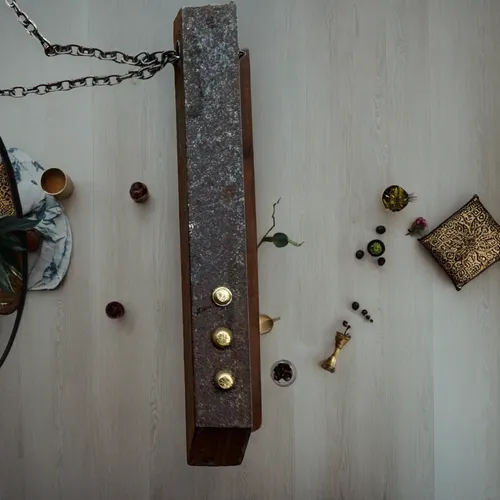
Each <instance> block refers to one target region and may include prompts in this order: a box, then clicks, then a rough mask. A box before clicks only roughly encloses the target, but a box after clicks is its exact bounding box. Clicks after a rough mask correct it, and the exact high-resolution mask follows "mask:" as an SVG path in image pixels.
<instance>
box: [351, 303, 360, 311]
mask: <svg viewBox="0 0 500 500" xmlns="http://www.w3.org/2000/svg"><path fill="white" fill-rule="evenodd" d="M352 308H353V310H354V311H357V310H358V309H359V302H353V303H352Z"/></svg>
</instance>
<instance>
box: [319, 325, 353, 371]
mask: <svg viewBox="0 0 500 500" xmlns="http://www.w3.org/2000/svg"><path fill="white" fill-rule="evenodd" d="M343 326H344V327H345V331H344V332H343V333H341V332H337V334H336V335H335V351H334V352H333V354H332V355H331V356H330V357H329V358H327V359H325V360H324V361H323V362H322V363H321V368H323V370H326V371H328V372H330V373H335V368H336V366H337V358H338V355H339V353H340V351H341V350H342V349H343V348H344V346H345V345H346V344H347V343H348V342H349V340H351V334H350V333H349V330H350V329H351V327H350V325H349V323H347V321H344V322H343Z"/></svg>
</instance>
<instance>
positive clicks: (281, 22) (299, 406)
mask: <svg viewBox="0 0 500 500" xmlns="http://www.w3.org/2000/svg"><path fill="white" fill-rule="evenodd" d="M198 3H199V2H195V1H194V0H186V1H185V2H182V1H181V0H167V1H164V0H163V1H162V0H148V1H146V0H142V1H139V2H132V1H127V2H123V1H121V2H119V1H118V0H106V1H98V0H84V1H76V0H67V1H66V2H62V1H60V0H46V1H45V2H43V3H42V2H35V1H34V0H24V1H23V3H22V6H23V7H25V8H26V9H27V10H28V11H29V12H30V14H32V15H33V17H34V19H35V20H36V22H37V24H38V26H39V27H40V28H42V29H43V30H44V32H45V34H46V35H47V37H48V38H49V39H50V40H52V41H55V42H59V41H60V42H66V41H73V40H74V41H78V42H82V43H89V44H91V45H95V46H102V47H104V48H113V47H118V48H120V49H124V50H127V51H130V52H138V51H140V50H144V49H146V50H159V49H162V48H170V47H171V41H170V36H171V25H172V21H173V19H174V17H175V15H176V13H177V12H178V10H179V8H180V7H182V6H183V5H186V4H188V5H195V4H198ZM238 8H239V19H240V41H241V43H240V45H241V46H242V47H249V48H250V49H251V53H252V97H253V120H254V147H255V177H256V190H257V220H258V228H259V234H263V233H264V232H265V231H266V230H267V228H268V227H269V223H270V212H271V207H272V203H273V202H274V201H276V199H277V198H279V197H280V196H282V197H283V199H282V201H281V203H280V205H278V209H277V220H278V226H277V230H282V231H284V232H286V233H287V234H289V235H290V237H292V238H294V239H297V240H301V239H304V240H306V243H305V245H304V246H303V247H302V248H301V249H295V248H288V247H287V248H285V249H283V250H277V249H276V248H274V247H273V246H272V245H267V246H266V245H264V246H263V247H262V248H261V249H260V250H259V273H260V275H259V277H260V304H261V311H262V312H263V313H266V314H271V315H273V316H281V317H282V318H283V319H282V321H280V322H279V323H278V324H277V325H276V328H275V329H274V330H273V332H272V334H270V335H267V336H266V337H265V338H263V339H262V377H263V378H262V391H263V425H262V428H261V429H260V430H259V431H258V432H256V433H254V434H253V435H252V438H251V440H250V444H249V447H248V449H247V454H246V457H245V461H244V462H243V465H242V466H241V467H238V468H234V469H231V470H227V469H225V470H205V469H202V470H198V469H197V470H193V469H192V468H191V469H190V468H189V467H188V466H187V465H185V463H184V451H185V450H184V390H183V384H182V374H183V359H182V326H181V325H182V321H181V310H182V308H181V297H180V289H181V287H180V269H179V262H180V256H179V249H178V241H179V231H178V223H177V221H178V196H177V182H176V176H177V174H176V164H177V157H176V134H175V99H174V84H173V72H172V70H171V69H167V70H165V71H164V72H163V73H161V74H160V75H159V76H157V77H156V78H154V79H152V80H150V81H148V82H139V83H136V84H134V83H126V84H124V85H122V86H120V87H117V88H115V89H96V90H79V91H75V92H69V93H63V94H60V95H57V96H47V97H44V98H35V97H33V98H30V99H26V100H5V99H4V100H1V101H0V113H1V116H2V118H3V119H4V120H3V123H4V124H5V126H4V129H3V130H2V134H1V135H2V137H3V138H4V140H5V142H6V143H7V144H8V145H11V146H14V145H15V146H18V147H21V148H23V149H25V150H26V151H27V152H28V153H30V154H32V155H33V156H34V157H36V158H37V159H38V160H40V161H41V162H42V164H46V165H47V166H58V167H61V168H63V169H66V170H67V171H68V173H69V174H70V175H71V177H72V178H73V179H74V181H75V187H76V190H75V195H74V196H73V197H72V198H71V200H70V201H69V202H68V203H67V210H68V213H69V215H70V217H71V221H72V225H73V230H74V233H75V251H74V256H73V261H72V266H71V269H70V272H69V275H68V278H67V280H66V281H65V283H64V286H63V287H62V288H61V289H60V290H58V291H56V292H51V293H33V294H31V295H30V296H29V297H28V303H27V309H26V313H25V318H24V321H23V324H22V328H21V332H20V335H19V338H18V341H17V342H16V345H15V348H14V350H13V353H12V356H11V358H10V359H9V361H8V363H7V364H6V366H5V369H4V370H3V371H2V372H0V402H1V408H2V410H1V411H0V448H1V449H2V453H1V454H0V499H2V500H4V499H6V500H11V499H16V500H18V499H19V500H39V499H40V500H45V499H47V498H50V499H64V500H66V499H72V500H73V499H74V500H80V499H82V500H84V499H85V500H86V499H88V498H96V499H109V500H115V499H120V500H122V499H133V500H136V499H138V498H140V499H141V500H142V499H152V500H184V499H189V500H202V499H203V500H205V499H207V500H215V499H217V500H233V499H234V498H240V499H244V500H251V499H252V500H253V499H257V498H258V499H259V500H271V499H272V500H275V499H279V500H281V499H287V500H288V499H296V500H302V499H304V498H308V499H318V500H327V499H328V500H367V499H370V500H372V499H373V500H430V499H436V500H471V499H474V500H497V499H498V498H500V479H499V478H498V470H499V468H500V430H499V429H500V427H499V425H500V424H499V422H500V396H499V395H500V390H499V389H500V364H499V363H500V334H499V331H498V324H499V323H500V311H499V308H498V307H497V303H498V300H499V298H500V279H499V277H500V267H499V266H494V267H493V268H492V269H490V270H489V271H488V272H487V273H485V274H484V275H483V276H481V277H480V278H478V279H477V280H475V281H474V282H472V283H470V284H469V285H467V287H465V288H464V290H462V291H461V292H456V291H455V290H454V288H453V285H452V284H451V283H450V282H449V281H448V279H447V278H446V276H444V275H443V273H441V272H440V271H439V270H438V269H437V268H436V266H435V264H434V263H433V262H432V261H431V260H430V259H429V258H428V256H427V255H425V253H424V252H423V251H422V249H421V248H419V246H418V244H417V242H416V241H415V240H413V239H410V238H409V237H405V236H404V230H405V229H406V228H407V227H408V224H409V223H410V222H411V220H412V219H413V218H415V217H417V216H425V217H427V219H428V220H429V222H430V223H431V225H437V224H438V223H439V222H441V221H442V220H443V219H444V218H446V217H447V216H448V215H450V214H451V213H452V212H453V211H455V210H456V209H457V208H459V207H460V206H461V205H462V204H463V203H465V202H466V201H467V200H468V199H470V197H471V195H472V194H474V193H478V194H479V195H480V196H481V200H482V201H483V202H484V204H485V205H486V207H487V208H488V209H489V210H490V211H491V213H492V214H493V215H494V216H495V217H496V218H497V220H498V219H500V198H499V196H498V192H499V188H500V174H499V172H500V166H499V162H500V142H499V141H498V136H499V134H500V92H499V89H500V62H499V60H498V52H499V50H500V29H499V27H500V4H499V3H498V2H496V1H494V0H482V1H473V0H432V1H431V0H420V1H411V0H356V1H354V0H312V1H308V2H306V1H305V0H296V1H294V2H290V1H286V0H275V1H273V2H267V1H265V0H241V1H240V2H239V3H238ZM55 13H57V15H55ZM0 40H2V42H3V43H1V44H0V63H1V65H2V66H1V67H2V68H8V71H3V72H2V74H1V75H0V85H1V86H2V87H3V86H7V85H10V84H18V83H38V82H39V81H40V80H54V79H56V78H59V77H63V76H79V75H83V74H87V73H88V72H89V71H92V72H93V73H96V74H101V73H105V72H106V71H107V70H108V69H109V70H112V71H115V70H117V69H120V68H117V67H115V66H114V65H111V64H107V63H99V62H92V61H86V60H76V59H74V58H62V59H61V58H58V59H49V60H47V59H46V58H43V56H42V54H41V52H40V49H39V47H37V46H36V44H35V43H34V41H33V39H31V38H29V37H28V36H27V35H26V34H25V33H23V32H22V29H21V28H20V27H19V25H18V24H17V23H16V22H15V21H14V20H13V19H12V18H11V17H10V15H9V13H8V11H7V8H6V7H5V6H4V5H3V4H2V5H1V6H0ZM13 47H15V57H13V53H12V50H13ZM7 124H8V125H7ZM137 180H141V181H143V182H145V183H146V184H147V185H148V187H149V188H150V191H151V199H150V201H149V202H148V203H147V204H145V205H141V206H138V205H136V204H134V203H133V202H131V200H130V199H129V198H128V194H127V193H128V189H129V187H130V184H131V183H132V182H134V181H137ZM391 183H400V184H401V185H403V186H404V187H406V188H407V189H409V190H411V191H414V192H416V193H417V195H418V196H419V201H418V203H417V204H415V205H411V206H410V207H409V208H408V209H405V211H404V212H402V213H401V214H398V215H394V216H392V215H389V214H386V213H385V212H383V211H382V209H381V204H380V202H379V195H380V193H381V192H382V190H383V188H384V187H385V186H387V185H389V184H391ZM378 224H385V225H386V226H387V228H388V232H387V234H386V235H385V236H384V241H385V243H386V246H387V256H386V257H387V264H386V265H385V267H384V268H378V267H377V266H376V265H375V264H374V263H373V262H371V261H370V260H369V259H368V258H365V260H363V261H361V262H359V261H357V260H356V259H355V258H354V257H353V254H354V252H355V251H356V250H357V249H358V248H362V247H363V246H365V245H366V243H367V241H368V240H369V239H371V238H372V237H373V236H374V228H375V227H376V226H377V225H378ZM166 227H167V228H170V230H169V231H165V230H164V228H166ZM110 300H120V301H121V302H123V303H124V305H125V307H126V308H127V316H126V319H125V320H124V322H123V323H115V322H110V321H109V320H108V319H107V318H106V316H105V314H104V307H105V305H106V303H107V302H109V301H110ZM352 300H358V301H359V302H360V303H361V304H362V305H363V306H364V307H366V308H367V309H368V310H369V311H370V313H371V314H372V316H373V317H374V319H375V323H374V324H373V325H367V324H366V323H364V322H363V321H362V319H361V317H360V316H357V315H355V314H353V313H351V312H350V311H349V304H350V302H351V301H352ZM343 319H348V320H349V321H350V322H351V324H352V326H353V340H352V341H351V342H350V343H349V345H348V346H347V347H346V348H345V349H344V350H343V352H342V353H341V355H340V358H339V363H338V370H337V373H335V375H330V374H328V373H326V372H324V371H322V370H321V369H320V368H319V367H318V363H319V361H320V360H321V359H323V358H324V357H325V356H326V355H327V354H329V351H330V350H331V348H332V346H333V341H334V335H335V331H336V329H337V328H338V327H339V322H341V321H342V320H343ZM9 321H10V318H2V319H1V320H0V342H1V341H2V340H3V339H5V336H6V334H7V333H8V331H9V330H8V328H9V326H10V323H9ZM282 358H285V359H290V360H292V361H293V362H294V364H295V365H296V367H297V369H298V378H297V381H296V382H295V384H294V385H292V386H291V387H290V388H288V389H283V388H279V387H278V386H276V385H274V384H273V383H272V381H271V380H270V377H269V370H270V367H271V365H272V363H273V362H274V361H276V360H278V359H282Z"/></svg>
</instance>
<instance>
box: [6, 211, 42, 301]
mask: <svg viewBox="0 0 500 500" xmlns="http://www.w3.org/2000/svg"><path fill="white" fill-rule="evenodd" d="M37 224H38V221H37V220H32V219H20V218H18V217H16V216H14V215H7V216H4V217H0V292H1V293H2V295H3V296H4V297H5V296H6V295H14V294H15V293H16V288H17V287H16V281H17V282H19V281H20V277H21V259H20V252H23V251H25V250H26V243H25V242H26V237H25V235H24V234H23V233H25V232H26V231H29V230H31V229H33V228H34V227H35V226H36V225H37Z"/></svg>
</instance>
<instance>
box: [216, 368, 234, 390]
mask: <svg viewBox="0 0 500 500" xmlns="http://www.w3.org/2000/svg"><path fill="white" fill-rule="evenodd" d="M215 384H216V385H217V387H218V388H219V389H222V390H223V391H228V390H229V389H232V388H233V387H234V376H233V374H232V373H231V372H230V371H228V370H222V371H220V372H219V373H217V375H216V376H215Z"/></svg>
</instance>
